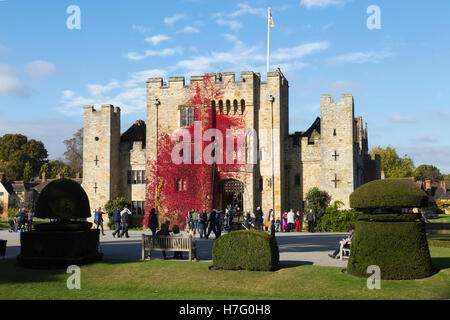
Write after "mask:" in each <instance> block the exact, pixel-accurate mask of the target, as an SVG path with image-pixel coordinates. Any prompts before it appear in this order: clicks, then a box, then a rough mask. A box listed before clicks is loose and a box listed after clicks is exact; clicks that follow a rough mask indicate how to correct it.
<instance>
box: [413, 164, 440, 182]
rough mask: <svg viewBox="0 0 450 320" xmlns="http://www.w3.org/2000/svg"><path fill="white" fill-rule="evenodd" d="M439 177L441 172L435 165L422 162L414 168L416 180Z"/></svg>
mask: <svg viewBox="0 0 450 320" xmlns="http://www.w3.org/2000/svg"><path fill="white" fill-rule="evenodd" d="M440 178H441V172H440V171H439V169H438V168H436V167H435V166H432V165H429V164H422V165H421V166H418V167H417V168H416V169H415V170H414V179H415V180H416V181H419V180H421V181H425V180H427V179H430V180H436V179H440Z"/></svg>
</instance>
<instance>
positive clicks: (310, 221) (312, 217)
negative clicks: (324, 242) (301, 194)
mask: <svg viewBox="0 0 450 320" xmlns="http://www.w3.org/2000/svg"><path fill="white" fill-rule="evenodd" d="M306 220H307V221H308V232H311V233H314V224H315V222H316V213H315V212H314V211H313V210H312V209H310V210H309V212H308V214H307V215H306Z"/></svg>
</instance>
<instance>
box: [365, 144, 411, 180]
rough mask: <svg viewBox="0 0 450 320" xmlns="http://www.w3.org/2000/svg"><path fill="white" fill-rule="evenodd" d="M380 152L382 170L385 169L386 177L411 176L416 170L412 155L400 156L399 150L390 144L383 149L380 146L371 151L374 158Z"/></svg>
mask: <svg viewBox="0 0 450 320" xmlns="http://www.w3.org/2000/svg"><path fill="white" fill-rule="evenodd" d="M376 154H379V155H380V157H381V171H384V174H385V176H386V178H404V177H411V176H412V174H413V170H414V162H413V161H412V159H411V158H410V157H408V156H407V155H404V156H403V158H400V157H399V156H398V154H397V150H395V148H392V147H390V146H388V147H387V148H385V149H383V148H382V147H380V146H378V147H376V148H373V149H372V150H371V151H370V155H371V156H372V159H374V158H375V155H376Z"/></svg>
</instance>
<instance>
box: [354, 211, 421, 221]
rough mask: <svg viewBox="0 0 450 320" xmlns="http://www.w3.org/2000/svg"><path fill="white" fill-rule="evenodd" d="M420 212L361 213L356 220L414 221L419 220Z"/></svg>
mask: <svg viewBox="0 0 450 320" xmlns="http://www.w3.org/2000/svg"><path fill="white" fill-rule="evenodd" d="M420 217H421V215H420V214H415V213H403V214H398V213H391V214H363V215H361V216H359V218H358V221H374V222H414V221H420Z"/></svg>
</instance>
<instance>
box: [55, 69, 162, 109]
mask: <svg viewBox="0 0 450 320" xmlns="http://www.w3.org/2000/svg"><path fill="white" fill-rule="evenodd" d="M166 75H167V72H166V71H165V70H162V69H150V70H141V71H137V72H133V73H130V75H129V77H128V79H126V80H124V81H117V80H112V81H110V82H109V83H107V84H104V85H102V84H88V85H86V89H87V92H88V95H87V96H82V95H77V94H76V93H75V92H73V91H72V90H65V91H63V92H62V95H61V102H60V105H59V106H58V107H57V108H56V109H57V111H59V112H60V113H62V114H65V115H80V114H82V112H83V106H85V105H93V106H101V105H103V104H113V105H114V106H116V107H120V108H121V111H122V113H123V114H133V113H137V112H144V111H145V108H146V85H145V82H146V81H147V79H148V78H154V77H164V76H166Z"/></svg>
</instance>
